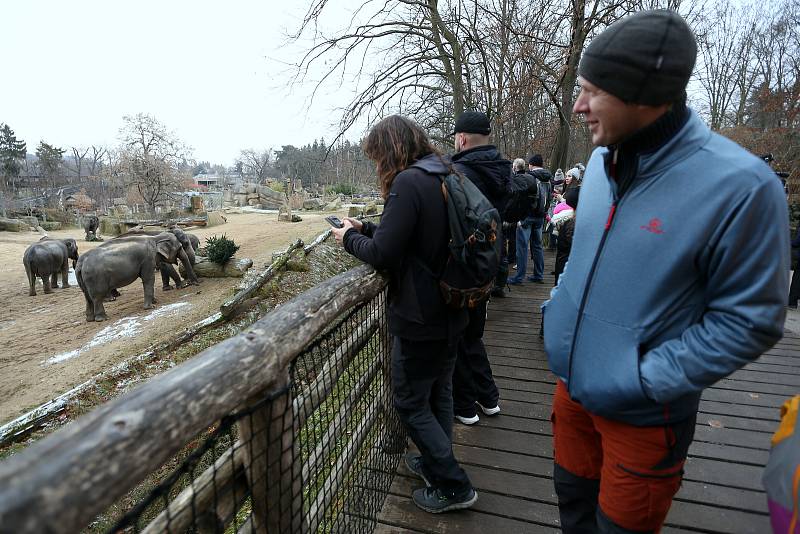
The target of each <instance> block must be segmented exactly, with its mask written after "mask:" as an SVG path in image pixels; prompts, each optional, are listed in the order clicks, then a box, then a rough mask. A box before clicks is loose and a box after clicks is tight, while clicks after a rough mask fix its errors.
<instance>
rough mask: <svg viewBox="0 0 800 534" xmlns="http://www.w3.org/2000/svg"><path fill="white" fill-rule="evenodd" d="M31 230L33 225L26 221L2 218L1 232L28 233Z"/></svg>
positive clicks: (0, 220)
mask: <svg viewBox="0 0 800 534" xmlns="http://www.w3.org/2000/svg"><path fill="white" fill-rule="evenodd" d="M30 228H31V225H30V224H28V223H26V222H25V221H21V220H19V219H6V218H5V217H0V230H5V231H6V232H27V231H28V230H30Z"/></svg>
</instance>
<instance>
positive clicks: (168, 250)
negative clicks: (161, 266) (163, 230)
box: [156, 239, 175, 263]
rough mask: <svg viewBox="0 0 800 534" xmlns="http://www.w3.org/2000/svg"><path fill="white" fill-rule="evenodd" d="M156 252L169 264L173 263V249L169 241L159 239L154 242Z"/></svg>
mask: <svg viewBox="0 0 800 534" xmlns="http://www.w3.org/2000/svg"><path fill="white" fill-rule="evenodd" d="M156 251H157V252H158V254H159V255H160V256H161V257H163V258H164V259H165V260H167V261H168V262H169V263H173V262H174V261H175V247H174V246H173V243H172V241H171V240H169V239H159V240H158V241H157V242H156Z"/></svg>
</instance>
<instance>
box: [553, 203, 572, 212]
mask: <svg viewBox="0 0 800 534" xmlns="http://www.w3.org/2000/svg"><path fill="white" fill-rule="evenodd" d="M571 209H572V208H570V207H569V205H568V204H567V203H566V202H559V203H558V204H557V205H556V207H555V208H553V215H556V214H558V213H559V212H562V211H564V210H571Z"/></svg>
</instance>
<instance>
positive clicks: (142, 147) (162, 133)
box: [120, 113, 190, 212]
mask: <svg viewBox="0 0 800 534" xmlns="http://www.w3.org/2000/svg"><path fill="white" fill-rule="evenodd" d="M123 120H124V122H125V124H124V125H123V127H122V128H121V129H120V140H121V142H122V144H121V163H122V167H123V169H124V173H125V176H126V178H127V179H128V183H129V184H130V186H132V187H133V188H134V190H135V191H136V192H137V193H138V194H139V196H140V197H141V198H142V200H143V202H144V203H145V205H146V206H147V208H148V210H149V211H151V212H155V211H156V207H157V206H158V205H159V204H163V203H165V202H166V201H167V200H170V199H171V198H172V197H173V194H174V193H175V192H176V191H178V190H180V189H181V187H182V180H183V179H184V178H185V176H183V175H182V169H183V168H185V167H186V162H187V160H188V158H189V153H190V150H189V148H188V147H186V146H185V145H184V144H183V142H182V141H180V140H179V139H178V138H177V137H176V136H175V134H173V133H172V132H170V131H169V130H168V129H167V128H166V127H165V126H164V125H163V124H161V123H160V122H159V121H158V120H156V119H155V118H154V117H152V116H150V115H147V114H145V113H139V114H138V115H133V116H130V115H126V116H125V117H123Z"/></svg>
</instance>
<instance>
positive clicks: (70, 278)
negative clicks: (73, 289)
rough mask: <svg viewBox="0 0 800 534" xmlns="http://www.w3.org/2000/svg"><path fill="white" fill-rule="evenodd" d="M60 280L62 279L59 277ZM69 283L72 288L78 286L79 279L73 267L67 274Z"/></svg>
mask: <svg viewBox="0 0 800 534" xmlns="http://www.w3.org/2000/svg"><path fill="white" fill-rule="evenodd" d="M59 279H60V277H59ZM67 281H68V282H69V285H71V286H77V285H78V278H77V277H76V276H75V269H73V268H72V267H70V268H69V272H68V273H67Z"/></svg>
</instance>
